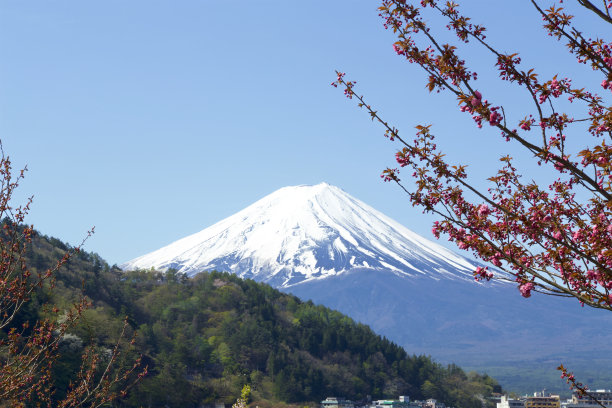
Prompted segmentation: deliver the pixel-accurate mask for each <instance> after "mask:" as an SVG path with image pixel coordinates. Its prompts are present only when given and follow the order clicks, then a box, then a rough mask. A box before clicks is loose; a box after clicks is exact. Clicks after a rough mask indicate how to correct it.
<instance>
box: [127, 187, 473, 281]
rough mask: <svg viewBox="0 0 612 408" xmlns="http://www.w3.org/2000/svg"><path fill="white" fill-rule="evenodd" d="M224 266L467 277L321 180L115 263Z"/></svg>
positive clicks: (273, 271) (267, 271) (305, 275)
mask: <svg viewBox="0 0 612 408" xmlns="http://www.w3.org/2000/svg"><path fill="white" fill-rule="evenodd" d="M121 267H122V268H123V269H136V268H147V269H148V268H151V267H152V268H155V269H158V270H167V269H169V268H174V269H176V270H178V271H179V272H184V273H186V274H187V275H190V276H191V275H194V274H196V273H198V272H201V271H205V270H212V269H217V270H225V271H231V272H233V273H235V274H237V275H239V276H241V277H243V278H250V279H254V280H257V281H262V282H266V283H269V284H270V285H272V286H275V287H277V288H288V287H292V286H295V285H298V284H300V283H304V282H308V281H311V280H320V279H326V278H329V277H330V276H338V275H341V274H344V273H347V272H351V271H355V270H369V271H377V272H391V273H393V274H396V275H397V276H403V277H406V278H410V277H417V276H422V277H429V278H432V279H450V280H457V279H458V280H469V281H473V278H472V271H473V270H474V269H475V266H474V264H473V263H471V262H470V261H468V260H467V259H466V258H464V257H461V256H459V255H457V254H455V253H453V252H451V251H449V250H447V249H445V248H444V247H442V246H440V245H438V244H436V243H433V242H431V241H428V240H426V239H425V238H423V237H421V236H419V235H417V234H415V233H414V232H412V231H410V230H409V229H408V228H406V227H404V226H402V225H401V224H399V223H397V222H395V221H393V220H392V219H390V218H389V217H387V216H385V215H384V214H382V213H380V212H379V211H377V210H375V209H374V208H372V207H370V206H368V205H367V204H365V203H363V202H361V201H359V200H357V199H355V198H353V197H351V196H350V195H349V194H347V193H346V192H345V191H343V190H342V189H340V188H338V187H334V186H331V185H329V184H327V183H321V184H317V185H302V186H294V187H285V188H281V189H280V190H277V191H276V192H274V193H272V194H270V195H268V196H266V197H264V198H262V199H261V200H259V201H257V202H255V203H254V204H252V205H250V206H249V207H247V208H245V209H244V210H242V211H240V212H238V213H236V214H234V215H232V216H230V217H228V218H226V219H224V220H222V221H219V222H218V223H216V224H214V225H212V226H211V227H208V228H206V229H204V230H202V231H200V232H198V233H196V234H193V235H190V236H188V237H186V238H183V239H180V240H178V241H176V242H173V243H171V244H170V245H168V246H165V247H163V248H161V249H159V250H157V251H155V252H151V253H149V254H147V255H144V256H141V257H139V258H136V259H133V260H131V261H129V262H126V263H125V264H123V265H121Z"/></svg>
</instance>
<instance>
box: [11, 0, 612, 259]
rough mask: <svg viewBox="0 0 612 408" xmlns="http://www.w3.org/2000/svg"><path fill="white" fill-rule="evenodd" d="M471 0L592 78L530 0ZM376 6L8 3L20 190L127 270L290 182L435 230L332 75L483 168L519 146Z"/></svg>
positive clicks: (509, 102)
mask: <svg viewBox="0 0 612 408" xmlns="http://www.w3.org/2000/svg"><path fill="white" fill-rule="evenodd" d="M464 3H465V4H466V10H470V13H471V14H472V15H474V17H475V20H476V21H477V22H479V21H480V22H485V23H486V22H488V26H489V32H490V35H489V37H490V39H491V40H492V41H494V42H496V43H497V44H500V46H501V48H502V49H504V50H506V51H514V50H517V51H518V50H520V51H522V55H523V56H524V58H525V59H526V60H527V61H529V62H531V64H532V65H535V66H537V67H539V68H540V70H541V71H542V72H543V73H545V74H548V75H552V74H555V73H557V72H559V73H560V74H562V75H568V74H570V75H572V74H575V73H576V72H584V71H583V70H581V69H580V68H576V64H575V63H574V62H573V60H572V59H571V58H568V57H565V56H564V53H563V47H562V46H561V45H559V44H557V43H556V42H555V41H554V40H552V39H550V38H547V37H546V36H545V35H544V34H543V33H542V30H541V28H540V26H539V17H538V16H537V15H536V14H535V12H534V10H533V9H532V8H531V7H530V6H529V4H528V3H529V2H528V1H516V2H510V3H509V2H507V1H498V0H495V1H494V0H472V1H466V2H464ZM376 8H377V2H372V1H365V0H363V1H362V0H338V1H335V0H334V1H330V0H325V1H322V0H309V1H299V2H298V1H286V0H284V1H280V0H279V1H276V0H274V1H272V0H268V1H265V0H261V1H254V0H243V1H232V2H229V1H207V0H201V1H188V0H185V1H151V0H147V1H136V0H133V1H103V2H102V1H98V2H93V1H53V0H50V1H28V2H24V1H8V0H0V138H1V139H2V143H3V146H4V150H5V152H6V153H7V154H8V155H9V156H10V157H11V158H12V159H13V161H14V166H15V167H16V168H21V167H23V166H25V165H26V164H27V166H28V168H29V172H28V173H27V176H26V180H25V181H24V182H23V183H22V186H21V187H20V192H19V197H18V198H19V199H20V200H23V198H24V197H26V196H29V195H34V205H33V206H32V210H31V214H30V216H29V218H28V222H29V223H32V224H34V225H35V227H36V228H37V229H39V230H40V231H41V232H42V233H44V234H47V235H52V236H56V237H58V238H60V239H62V240H64V241H67V242H69V243H71V244H74V245H76V244H78V243H79V242H80V240H81V238H82V237H83V236H84V235H85V233H86V231H87V230H88V229H89V228H90V227H91V226H94V225H95V226H96V234H95V235H94V237H92V238H91V239H90V240H89V241H88V243H87V244H86V249H87V250H89V251H95V252H97V253H99V254H100V255H101V256H102V257H103V258H105V259H106V260H107V261H108V262H109V263H111V264H113V263H121V262H124V261H127V260H129V259H131V258H134V257H136V256H139V255H142V254H144V253H147V252H150V251H153V250H155V249H157V248H159V247H161V246H163V245H166V244H168V243H170V242H172V241H174V240H176V239H179V238H181V237H183V236H185V235H188V234H191V233H194V232H197V231H199V230H201V229H203V228H205V227H207V226H210V225H212V224H213V223H215V222H216V221H219V220H221V219H222V218H225V217H227V216H229V215H231V214H233V213H235V212H236V211H239V210H241V209H242V208H244V207H246V206H247V205H249V204H251V203H252V202H254V201H255V200H257V199H259V198H261V197H263V196H265V195H267V194H269V193H271V192H273V191H274V190H276V189H278V188H280V187H283V186H287V185H297V184H314V183H319V182H322V181H327V182H328V183H330V184H334V185H337V186H339V187H341V188H343V189H344V190H346V191H347V192H348V193H350V194H352V195H353V196H355V197H357V198H359V199H361V200H363V201H365V202H366V203H368V204H370V205H372V206H373V207H375V208H377V209H378V210H380V211H382V212H384V213H386V214H387V215H389V216H390V217H392V218H394V219H396V220H397V221H399V222H401V223H402V224H404V225H406V226H407V227H408V228H411V229H412V230H414V231H415V232H417V233H420V234H422V235H424V236H426V237H428V238H431V234H430V223H431V218H429V217H425V216H422V215H421V211H420V210H419V209H414V208H412V207H411V205H410V203H409V202H408V201H407V199H406V198H405V196H404V195H403V194H402V193H401V192H400V191H399V189H398V188H397V187H396V186H394V185H392V184H386V183H383V182H382V181H381V179H380V178H379V175H380V172H381V170H382V169H384V168H385V167H386V166H388V165H391V166H393V155H394V152H395V148H396V147H395V146H394V145H393V144H392V143H390V142H388V141H387V140H385V139H384V138H383V137H382V129H381V128H380V127H379V126H377V125H374V124H372V123H371V122H370V121H369V119H368V117H367V114H366V113H365V112H363V111H360V110H359V109H358V108H357V107H356V106H355V103H354V102H352V101H349V100H347V99H345V98H344V97H343V95H342V92H341V91H339V90H337V89H334V88H332V87H331V86H330V83H331V82H332V81H333V80H334V77H335V76H334V70H335V69H339V70H342V71H346V72H347V77H349V78H350V79H353V80H356V81H357V82H358V91H359V92H360V93H364V94H366V95H367V97H368V99H369V100H370V102H371V104H372V105H374V106H376V107H377V108H378V109H379V111H380V112H381V113H382V114H383V115H384V116H385V118H387V119H388V120H389V121H391V122H392V123H393V124H395V125H396V126H398V127H399V128H400V129H401V130H402V132H403V134H405V135H409V134H411V133H412V132H413V130H412V129H413V127H414V126H415V125H417V124H419V123H424V124H427V123H433V124H434V132H435V133H436V134H438V135H439V137H440V144H441V145H442V146H443V150H445V151H446V152H448V153H449V155H450V156H451V157H453V158H457V159H461V160H463V161H465V162H468V163H471V164H472V167H474V169H475V171H477V172H478V173H479V174H486V175H491V174H492V172H493V170H492V168H490V167H487V166H490V165H491V163H492V160H494V159H496V158H497V157H499V156H500V155H501V154H503V153H504V152H505V150H504V149H508V148H509V147H508V146H507V145H506V144H502V143H501V142H499V140H498V139H499V137H498V135H497V134H496V132H492V131H490V130H488V129H485V130H483V131H477V130H476V129H475V128H474V127H473V126H472V124H471V121H470V120H469V117H467V116H466V115H463V114H460V113H459V112H458V111H457V109H456V102H455V101H454V99H453V98H452V97H451V96H450V95H449V94H440V95H429V94H428V92H427V91H426V90H425V89H424V84H425V77H424V75H423V73H422V72H421V71H419V70H418V69H417V68H416V67H413V66H410V65H409V64H407V63H406V62H405V61H402V59H401V58H400V57H398V56H396V55H395V54H394V53H393V51H392V48H391V45H392V43H393V41H394V38H393V36H392V33H390V32H387V31H385V30H384V29H383V27H382V24H381V20H380V18H379V17H378V16H377V10H376ZM548 53H550V55H548ZM470 55H472V54H470ZM474 55H476V54H474ZM551 56H554V57H553V58H551ZM557 56H560V57H557ZM475 61H476V63H478V64H480V66H481V67H482V68H481V69H480V70H478V71H479V72H482V74H483V75H482V83H483V89H484V87H485V86H490V87H491V92H492V93H495V95H497V96H499V97H500V100H499V102H500V103H504V105H505V106H508V107H509V108H510V110H509V111H508V110H507V112H512V110H511V108H516V109H517V112H512V114H513V117H515V118H520V117H523V116H524V114H525V112H523V111H520V107H521V103H522V102H521V99H519V95H517V94H515V93H513V92H512V90H510V89H507V88H505V85H503V84H502V85H491V83H492V82H491V81H492V79H493V78H494V76H495V75H494V73H493V74H490V76H489V77H487V75H485V72H486V71H489V72H492V67H493V61H492V60H491V59H484V58H482V57H479V56H476V60H475ZM583 78H584V77H581V79H583ZM585 80H587V81H588V80H590V78H586V79H585ZM593 81H594V82H593V83H598V82H599V81H601V79H597V78H595V79H594V80H593ZM590 84H591V82H587V83H585V85H590ZM485 96H487V95H485ZM501 98H503V99H501ZM485 169H487V170H486V173H485V172H482V170H485Z"/></svg>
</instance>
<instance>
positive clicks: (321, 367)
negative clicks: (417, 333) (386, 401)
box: [23, 237, 500, 408]
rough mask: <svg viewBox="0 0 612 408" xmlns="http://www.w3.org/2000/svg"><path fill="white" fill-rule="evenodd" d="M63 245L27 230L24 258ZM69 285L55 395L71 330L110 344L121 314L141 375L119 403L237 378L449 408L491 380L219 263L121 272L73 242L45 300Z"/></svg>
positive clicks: (316, 394) (37, 261) (285, 394)
mask: <svg viewBox="0 0 612 408" xmlns="http://www.w3.org/2000/svg"><path fill="white" fill-rule="evenodd" d="M65 247H66V245H65V244H62V243H61V242H60V241H58V240H55V239H52V238H47V237H42V238H37V239H36V240H35V241H34V245H33V250H32V251H31V254H30V255H31V261H32V266H33V267H35V268H46V267H48V266H50V265H51V264H52V263H53V261H54V259H57V257H58V256H61V253H62V248H65ZM81 290H83V291H84V293H85V294H86V295H87V296H88V297H89V298H90V299H91V300H92V301H93V306H92V308H91V309H90V310H88V311H87V312H86V314H85V316H84V318H83V319H82V322H81V324H80V326H79V327H78V328H76V329H75V331H74V337H71V338H69V339H67V340H66V344H65V345H64V346H63V351H65V354H64V355H63V357H62V359H61V360H60V361H59V364H58V367H57V369H56V376H57V378H58V381H57V385H58V395H61V394H62V392H63V390H62V388H63V387H65V384H67V382H68V380H69V378H70V373H71V372H74V370H75V364H77V361H78V359H76V358H74V356H76V355H78V353H79V350H80V348H82V343H81V340H82V341H83V342H84V343H86V342H87V341H88V340H89V339H91V340H93V341H95V342H97V343H98V344H100V345H109V344H112V342H113V341H114V339H115V338H116V336H117V334H118V331H119V328H120V327H121V321H122V318H123V316H125V315H128V316H130V324H131V325H132V327H133V328H134V329H136V330H137V331H138V337H137V348H138V351H139V352H140V353H142V354H143V356H144V359H143V361H144V364H148V365H149V375H148V376H147V377H146V378H145V379H144V380H142V382H141V383H140V384H139V385H138V386H137V387H136V388H135V389H133V390H132V391H131V392H130V393H129V395H128V397H127V398H126V399H125V400H123V401H120V402H119V403H118V404H119V405H120V406H126V407H132V406H134V407H136V406H147V407H163V406H181V407H191V406H193V407H196V406H198V405H200V404H206V403H211V402H214V401H225V402H226V403H230V402H232V401H235V399H236V397H237V396H239V395H240V390H241V388H242V386H243V385H244V384H246V383H248V384H251V385H252V387H253V394H252V398H253V400H254V401H283V402H308V401H320V400H322V399H324V398H325V397H326V396H331V395H334V396H345V397H347V398H351V399H354V400H359V399H364V398H366V396H368V395H370V396H372V397H373V398H375V399H376V398H383V397H384V398H389V397H397V396H398V395H409V396H410V397H411V398H413V399H424V398H430V397H433V398H437V399H439V400H441V401H444V402H445V403H446V404H448V405H452V406H455V407H458V408H472V407H473V408H480V407H481V405H482V404H481V400H480V399H479V397H478V396H483V397H486V396H489V395H490V394H491V392H494V391H500V389H499V386H498V385H497V383H496V382H495V381H494V380H493V379H491V378H490V377H487V376H481V375H478V374H475V373H469V374H466V373H465V372H463V370H461V369H460V368H459V367H457V366H454V365H451V366H448V367H443V366H441V365H439V364H437V363H435V362H433V361H432V360H431V358H429V357H425V356H409V355H408V354H407V353H406V352H405V351H404V350H403V349H402V348H401V347H399V346H397V345H395V344H393V343H392V342H390V341H389V340H387V339H385V338H381V337H380V336H378V335H376V334H375V333H373V332H372V331H371V329H370V328H369V327H367V326H365V325H363V324H357V323H355V322H354V321H353V320H352V319H350V318H348V317H346V316H344V315H342V314H340V313H339V312H336V311H332V310H330V309H327V308H325V307H323V306H317V305H314V304H313V303H312V302H302V301H300V300H299V299H298V298H296V297H294V296H290V295H286V294H283V293H281V292H279V291H277V290H274V289H272V288H271V287H269V286H267V285H263V284H258V283H255V282H253V281H251V280H242V279H240V278H238V277H236V276H234V275H231V274H227V273H219V272H210V273H202V274H199V275H197V276H195V277H194V278H191V279H188V278H187V277H186V276H185V275H184V274H181V273H177V272H176V271H174V270H170V271H168V272H167V273H165V274H162V273H160V272H157V271H142V270H139V271H132V272H127V273H123V272H121V271H119V270H118V269H117V268H116V267H109V265H107V264H106V263H105V262H104V261H103V260H102V259H101V258H100V257H99V256H98V255H96V254H88V253H85V252H80V253H79V254H78V255H77V256H76V257H75V258H73V259H71V260H70V262H69V263H68V265H67V266H66V267H65V268H62V270H61V271H60V272H59V273H58V282H57V287H56V290H55V291H54V298H53V302H55V303H56V304H60V305H67V304H69V303H70V302H71V301H72V300H74V299H75V298H76V297H77V294H78V293H79V291H81ZM39 296H41V297H44V292H43V293H41V294H40V295H39ZM40 304H41V302H40V301H38V300H36V301H35V302H33V303H32V305H33V306H31V307H29V308H26V309H24V312H23V319H34V318H35V317H36V316H35V315H36V307H38V306H39V305H40Z"/></svg>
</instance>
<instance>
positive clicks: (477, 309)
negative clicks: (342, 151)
mask: <svg viewBox="0 0 612 408" xmlns="http://www.w3.org/2000/svg"><path fill="white" fill-rule="evenodd" d="M476 265H477V264H476V263H475V262H474V261H471V260H469V259H467V258H464V257H462V256H460V255H458V254H456V253H454V252H452V251H450V250H448V249H446V248H444V247H442V246H440V245H438V244H436V243H434V242H431V241H429V240H427V239H425V238H423V237H421V236H419V235H417V234H416V233H414V232H412V231H410V230H409V229H408V228H406V227H404V226H402V225H400V224H399V223H397V222H395V221H393V220H392V219H390V218H389V217H387V216H385V215H384V214H382V213H380V212H379V211H377V210H375V209H373V208H372V207H370V206H368V205H367V204H365V203H363V202H362V201H360V200H358V199H356V198H353V197H352V196H350V195H349V194H348V193H346V192H345V191H343V190H342V189H340V188H337V187H334V186H331V185H329V184H326V183H322V184H317V185H302V186H293V187H285V188H281V189H280V190H277V191H276V192H274V193H272V194H270V195H268V196H266V197H264V198H262V199H260V200H259V201H257V202H255V203H254V204H252V205H250V206H249V207H247V208H245V209H244V210H242V211H240V212H238V213H236V214H234V215H232V216H230V217H228V218H226V219H224V220H221V221H219V222H218V223H216V224H214V225H212V226H210V227H208V228H206V229H204V230H202V231H200V232H198V233H195V234H193V235H190V236H188V237H186V238H183V239H180V240H178V241H176V242H173V243H171V244H169V245H167V246H165V247H163V248H161V249H158V250H157V251H154V252H151V253H149V254H146V255H143V256H141V257H139V258H136V259H134V260H131V261H129V262H126V263H125V264H123V265H121V267H122V268H123V269H124V270H132V269H137V268H142V269H149V268H155V269H158V270H167V269H169V268H174V269H177V270H178V271H180V272H184V273H186V274H188V275H190V276H192V275H194V274H197V273H199V272H202V271H206V270H213V269H216V270H219V271H228V272H232V273H235V274H237V275H239V276H241V277H243V278H250V279H254V280H256V281H260V282H265V283H268V284H270V285H272V286H274V287H276V288H279V289H281V290H283V291H285V292H290V293H292V294H294V295H296V296H298V297H300V298H302V299H304V300H308V299H309V300H312V301H314V302H316V303H321V304H324V305H325V306H328V307H331V308H334V309H337V310H339V311H341V312H343V313H345V314H347V315H349V316H351V317H352V318H354V319H355V320H357V321H360V322H362V323H366V324H368V325H370V326H371V327H372V329H374V330H375V331H376V332H378V333H379V334H382V335H385V336H386V337H388V338H390V339H391V340H393V341H395V342H397V343H398V344H401V345H402V346H404V347H405V348H406V349H407V350H408V351H409V352H412V353H426V354H431V355H433V356H434V357H436V358H437V359H439V360H441V361H446V362H451V361H452V362H456V363H458V364H462V365H465V366H468V367H472V368H480V369H487V370H488V371H489V373H490V374H494V375H496V377H497V378H498V379H499V380H501V381H502V385H503V382H504V380H505V378H504V376H503V373H507V372H508V371H507V368H508V367H516V366H517V365H522V366H524V367H532V368H533V367H534V364H535V366H536V368H537V369H539V368H541V367H548V368H549V369H550V370H551V371H552V372H553V373H552V374H553V375H550V373H549V374H547V375H548V378H549V379H550V378H558V376H557V375H556V374H555V373H554V371H555V370H554V369H555V367H556V366H557V365H558V364H559V363H560V362H563V363H564V364H567V365H572V364H573V366H574V367H577V369H578V368H580V367H588V369H593V367H595V366H596V365H597V364H601V367H600V368H601V370H600V372H605V373H607V372H608V370H607V367H609V365H610V364H612V343H611V342H610V341H609V339H610V338H611V336H612V314H611V313H609V312H602V311H599V310H593V309H589V308H581V307H580V306H579V305H578V302H574V301H571V300H561V299H556V298H551V297H548V296H541V295H537V294H536V295H534V296H532V297H531V298H529V299H524V298H522V297H521V296H520V295H519V293H518V291H517V289H516V287H515V286H514V285H511V284H504V283H494V282H485V283H480V282H475V281H474V278H473V276H472V272H473V271H474V269H475V268H476ZM594 328H596V330H594ZM594 362H597V364H595V363H594ZM491 367H501V371H500V372H499V373H498V372H496V371H495V369H493V368H491ZM589 378H592V379H593V380H594V381H597V379H598V378H599V377H598V376H597V374H595V373H593V372H589ZM521 379H524V380H525V381H526V382H527V383H528V384H529V386H531V384H534V383H535V381H536V380H538V381H539V379H536V378H529V377H528V376H527V375H526V374H525V373H522V375H521ZM514 380H516V378H514ZM508 381H513V379H509V380H508ZM594 381H591V383H592V384H595V382H594ZM602 381H603V380H602ZM537 385H538V387H540V388H541V387H546V388H547V389H549V390H554V389H559V388H562V387H563V384H561V382H560V381H558V380H557V383H550V382H548V383H546V382H544V383H543V382H542V381H539V382H537ZM602 386H603V384H602ZM521 391H522V392H527V391H529V392H532V391H533V390H521Z"/></svg>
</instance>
